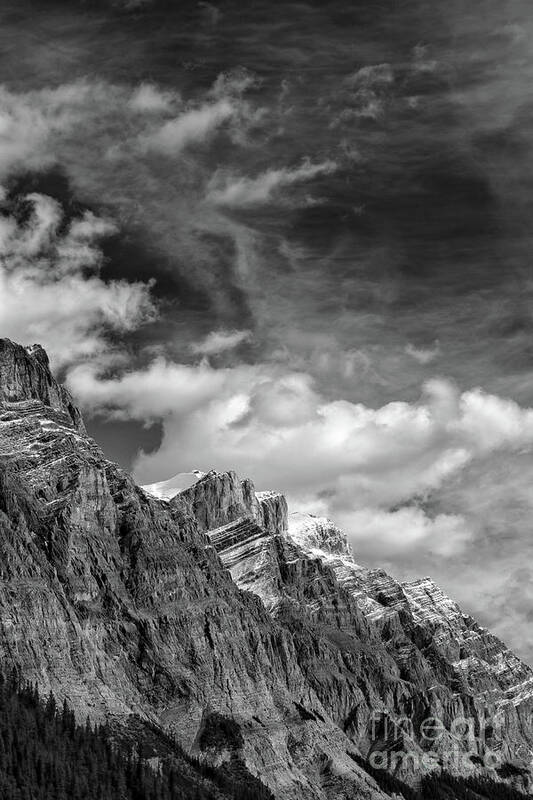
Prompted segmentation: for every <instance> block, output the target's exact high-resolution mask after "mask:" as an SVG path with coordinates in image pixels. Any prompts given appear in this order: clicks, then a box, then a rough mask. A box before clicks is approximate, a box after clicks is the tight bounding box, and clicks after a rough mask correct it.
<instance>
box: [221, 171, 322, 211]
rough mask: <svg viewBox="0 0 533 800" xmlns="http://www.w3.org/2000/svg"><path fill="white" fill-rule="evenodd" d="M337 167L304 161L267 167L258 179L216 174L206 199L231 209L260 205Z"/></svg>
mask: <svg viewBox="0 0 533 800" xmlns="http://www.w3.org/2000/svg"><path fill="white" fill-rule="evenodd" d="M336 169H337V164H336V162H335V161H330V160H328V161H323V162H320V163H318V164H313V163H311V162H310V161H305V162H304V163H303V164H302V165H301V166H300V167H296V168H295V169H288V168H286V167H281V168H280V169H270V170H267V171H266V172H263V173H262V174H261V175H258V177H257V178H246V177H241V178H235V177H231V176H225V175H223V174H221V173H218V174H216V175H215V176H214V177H213V179H212V180H211V183H210V185H209V187H208V195H207V199H208V200H209V201H210V202H212V203H215V204H216V205H223V206H229V207H232V208H244V207H246V206H257V205H263V204H265V203H269V202H271V201H272V200H273V199H274V198H275V196H276V194H277V193H278V192H279V191H280V190H281V189H284V188H287V187H289V186H293V185H294V184H297V183H302V182H305V181H311V180H313V178H317V177H319V176H321V175H330V174H331V173H332V172H335V170H336Z"/></svg>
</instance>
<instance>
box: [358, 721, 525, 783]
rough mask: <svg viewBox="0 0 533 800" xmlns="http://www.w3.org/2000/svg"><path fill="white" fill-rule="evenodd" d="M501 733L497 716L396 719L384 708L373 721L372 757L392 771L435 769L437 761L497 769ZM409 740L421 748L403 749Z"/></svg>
mask: <svg viewBox="0 0 533 800" xmlns="http://www.w3.org/2000/svg"><path fill="white" fill-rule="evenodd" d="M499 734H500V725H499V723H498V721H497V720H489V719H485V720H482V721H481V722H480V721H479V720H475V719H474V718H472V717H462V716H461V717H455V718H452V719H451V720H449V721H447V724H444V722H443V720H441V719H439V718H438V717H436V716H428V717H424V718H423V719H421V720H419V721H417V722H415V721H413V720H412V719H410V718H408V717H401V718H400V719H396V720H392V719H390V718H389V717H388V716H387V715H385V714H383V713H381V712H374V713H373V715H372V718H371V721H370V738H371V741H372V747H371V752H370V753H369V755H368V760H369V762H370V764H371V765H372V766H373V767H374V768H375V769H386V770H389V771H394V770H395V769H397V768H404V769H405V768H409V769H412V770H413V771H415V772H419V771H425V770H431V769H434V768H435V764H436V762H437V763H438V764H439V765H440V766H441V767H442V769H443V770H446V771H455V770H467V769H468V768H472V766H473V765H478V766H484V767H488V768H491V769H496V768H497V767H501V765H502V753H501V739H500V735H499ZM408 740H411V741H413V740H414V741H416V742H418V743H419V744H420V746H421V750H420V751H414V750H413V749H411V748H410V749H403V746H404V745H405V744H406V742H407V741H408ZM516 755H517V756H520V755H522V756H524V755H526V754H519V753H517V754H516ZM528 756H529V754H528Z"/></svg>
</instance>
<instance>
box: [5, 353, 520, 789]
mask: <svg viewBox="0 0 533 800" xmlns="http://www.w3.org/2000/svg"><path fill="white" fill-rule="evenodd" d="M164 484H165V482H163V484H158V485H156V486H155V487H154V485H152V486H151V487H146V488H145V489H143V488H142V487H139V486H136V485H135V483H134V481H133V480H132V478H131V477H130V476H129V475H128V474H127V473H126V472H124V471H123V470H121V469H120V468H119V467H118V466H117V465H116V464H113V463H112V462H109V461H107V460H106V458H105V457H104V455H103V453H102V451H101V450H100V448H99V447H98V445H97V444H96V443H95V442H94V441H93V440H92V439H91V438H89V437H88V436H87V433H86V431H85V428H84V425H83V421H82V418H81V415H80V413H79V411H78V410H77V408H76V406H75V404H74V402H73V399H72V398H71V396H70V395H69V393H68V392H67V391H66V389H64V388H63V387H61V386H60V385H59V384H58V383H57V382H56V381H55V379H54V378H53V376H52V374H51V372H50V368H49V364H48V359H47V357H46V354H45V353H44V351H43V350H42V348H40V347H39V346H33V347H31V348H24V347H21V346H19V345H17V344H14V343H12V342H10V341H8V340H0V665H1V667H2V670H3V671H4V672H5V671H6V670H8V669H10V668H12V667H15V668H17V669H18V670H20V673H21V674H22V675H23V676H24V678H25V679H26V680H28V681H30V682H32V683H35V684H36V685H37V687H38V689H39V691H40V693H41V694H42V695H47V694H48V693H49V692H50V691H52V692H53V694H54V696H55V697H56V698H57V702H58V703H61V702H63V700H66V701H67V703H68V705H69V706H70V707H71V708H72V709H73V710H74V712H75V714H76V717H77V719H78V720H85V718H86V716H87V715H88V716H89V718H90V719H91V720H92V721H93V722H94V723H98V724H101V723H104V722H105V723H106V725H107V726H110V727H111V728H112V729H113V730H115V731H117V732H119V734H117V735H120V736H133V737H135V738H136V740H139V741H142V740H143V739H144V738H148V739H149V740H150V741H151V742H152V743H154V741H155V744H153V746H154V747H155V750H156V751H157V748H158V746H159V745H158V744H157V742H158V741H160V747H161V752H162V753H163V752H165V751H166V750H168V741H169V740H170V741H176V742H177V743H178V745H179V746H180V747H181V748H183V750H184V751H185V752H186V753H188V754H189V755H190V756H192V757H195V758H198V759H199V760H200V761H201V762H202V763H204V764H206V765H212V766H215V767H220V768H223V769H224V770H226V772H227V774H228V775H232V774H233V775H235V776H239V780H242V778H243V775H244V776H249V780H250V781H253V780H255V779H259V780H260V781H261V782H262V783H263V784H264V785H265V787H267V791H268V790H270V791H271V792H272V793H273V795H274V796H275V797H276V798H281V797H290V798H291V800H292V798H294V800H298V799H299V798H301V800H304V798H305V800H308V799H309V800H341V799H342V798H345V800H348V798H353V797H358V798H374V799H375V800H380V798H385V797H387V796H389V795H390V792H387V790H386V788H383V785H382V783H380V782H378V781H377V780H376V777H375V776H376V770H377V769H378V770H379V769H382V770H383V771H384V770H385V768H388V769H390V770H391V771H394V772H395V774H396V776H397V777H398V778H400V779H401V780H402V781H406V782H409V783H411V784H414V785H416V783H417V780H418V777H419V776H420V774H422V773H428V774H429V773H431V772H434V771H436V772H437V773H438V772H439V771H440V770H441V769H445V770H446V771H447V772H450V773H452V774H455V775H463V776H469V775H473V776H488V777H490V778H492V779H494V780H497V781H499V780H506V781H510V782H512V783H514V784H515V785H516V786H518V787H520V788H522V789H523V790H525V791H529V790H530V788H531V773H530V759H531V752H532V749H531V748H532V745H533V742H532V739H533V724H532V709H533V699H532V698H533V675H532V672H531V670H530V669H529V667H527V666H526V665H525V664H523V663H522V662H520V660H519V659H518V658H517V657H516V656H515V655H514V654H512V653H511V652H510V651H509V650H507V648H506V647H505V646H504V645H503V643H502V642H500V641H499V640H498V639H497V638H496V637H494V636H492V635H491V634H490V633H489V632H488V631H486V630H484V629H483V628H481V627H480V626H479V625H477V623H476V622H475V621H474V620H473V619H471V618H470V617H468V616H467V615H465V614H463V613H462V612H461V611H460V609H459V608H458V607H457V606H456V605H455V604H454V603H453V601H451V600H450V599H449V598H447V597H446V596H445V595H444V594H443V593H442V592H441V591H440V590H439V589H438V587H436V586H435V585H434V584H433V583H432V582H431V581H430V580H429V579H424V580H422V581H417V582H413V583H408V584H400V583H398V582H397V581H395V580H394V579H393V578H392V577H390V576H388V575H387V574H386V573H385V572H383V571H381V570H368V569H366V568H364V567H362V566H360V565H358V564H357V563H356V562H355V561H354V558H353V555H352V553H351V550H350V547H349V545H348V543H347V541H346V537H345V536H344V534H343V533H342V532H341V531H340V530H339V529H338V528H336V527H335V526H334V525H332V523H330V522H329V521H328V520H324V519H319V518H315V517H311V516H306V515H301V514H296V515H293V514H289V513H288V509H287V503H286V501H285V498H284V497H283V496H282V495H280V494H278V493H276V492H266V493H256V492H255V489H254V486H253V484H252V482H251V481H250V480H248V479H244V480H241V479H240V478H239V477H238V476H237V475H235V473H233V472H228V473H216V472H209V473H207V474H203V473H198V474H197V473H194V474H192V475H189V476H188V478H187V480H185V481H183V480H181V479H179V478H176V479H171V480H170V482H168V483H167V485H166V486H165V485H164ZM428 723H429V727H428ZM158 736H159V737H160V738H159V740H158ZM452 755H453V758H451V756H452ZM368 763H370V765H373V766H372V768H370V766H369V767H368V768H365V765H367V764H368ZM377 774H378V775H380V774H381V773H377ZM254 776H255V777H254ZM258 785H259V784H258ZM406 791H407V790H406ZM397 793H398V792H396V794H397Z"/></svg>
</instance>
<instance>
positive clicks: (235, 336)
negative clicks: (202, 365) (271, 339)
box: [191, 330, 252, 356]
mask: <svg viewBox="0 0 533 800" xmlns="http://www.w3.org/2000/svg"><path fill="white" fill-rule="evenodd" d="M251 338H252V332H251V331H225V330H218V331H211V333H208V335H207V336H206V337H205V339H203V340H202V341H201V342H194V343H193V344H192V345H191V350H192V352H193V353H195V354H196V355H204V356H214V355H218V354H219V353H225V352H227V351H228V350H234V349H235V348H236V347H238V346H239V345H240V344H242V343H243V342H249V341H250V339H251Z"/></svg>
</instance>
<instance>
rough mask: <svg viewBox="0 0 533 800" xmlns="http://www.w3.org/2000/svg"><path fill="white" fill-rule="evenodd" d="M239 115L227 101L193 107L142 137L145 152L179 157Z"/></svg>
mask: <svg viewBox="0 0 533 800" xmlns="http://www.w3.org/2000/svg"><path fill="white" fill-rule="evenodd" d="M236 113H237V108H236V107H235V105H234V104H233V103H232V102H230V101H229V100H227V99H225V98H224V99H221V100H218V101H217V102H215V103H208V104H205V105H203V106H201V107H200V108H192V109H190V110H188V111H184V112H183V113H182V114H180V115H179V116H177V117H175V118H174V119H171V120H168V121H167V122H165V123H164V124H163V125H161V126H160V127H159V128H157V129H155V130H154V131H152V132H151V133H147V134H143V135H142V136H140V137H139V144H140V146H141V148H143V149H145V150H151V151H156V152H159V153H164V154H166V155H176V154H178V153H180V152H181V151H182V150H183V149H184V148H185V147H187V145H190V144H200V143H202V142H203V141H205V140H206V139H208V138H209V137H210V136H212V135H213V134H214V133H215V132H216V131H217V130H218V129H219V128H220V127H221V126H222V125H223V124H224V123H225V122H228V120H230V119H231V118H232V117H233V116H235V114H236Z"/></svg>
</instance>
